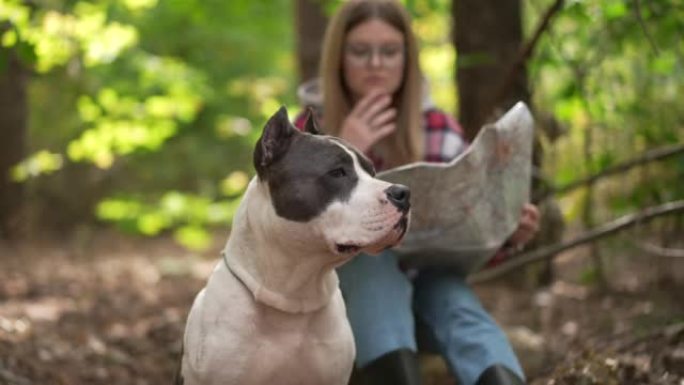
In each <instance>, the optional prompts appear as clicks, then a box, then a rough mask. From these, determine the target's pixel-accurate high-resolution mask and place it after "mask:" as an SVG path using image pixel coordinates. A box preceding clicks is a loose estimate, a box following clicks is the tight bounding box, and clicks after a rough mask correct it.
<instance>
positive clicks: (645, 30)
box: [634, 0, 660, 55]
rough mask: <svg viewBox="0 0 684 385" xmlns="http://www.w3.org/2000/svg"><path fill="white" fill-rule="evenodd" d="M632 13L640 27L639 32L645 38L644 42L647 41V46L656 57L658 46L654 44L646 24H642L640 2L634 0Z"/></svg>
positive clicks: (639, 0)
mask: <svg viewBox="0 0 684 385" xmlns="http://www.w3.org/2000/svg"><path fill="white" fill-rule="evenodd" d="M634 13H636V18H637V21H638V22H639V26H640V27H641V31H642V32H643V33H644V36H645V37H646V40H647V41H648V44H650V45H651V49H652V50H653V52H654V53H655V54H656V55H659V54H660V51H659V50H658V46H657V45H656V43H655V40H653V36H651V34H650V33H649V32H648V28H646V22H644V17H643V15H642V13H641V0H636V1H635V2H634Z"/></svg>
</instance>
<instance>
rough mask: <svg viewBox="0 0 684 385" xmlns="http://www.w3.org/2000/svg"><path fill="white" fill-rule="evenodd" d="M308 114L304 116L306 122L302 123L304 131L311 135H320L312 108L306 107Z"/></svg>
mask: <svg viewBox="0 0 684 385" xmlns="http://www.w3.org/2000/svg"><path fill="white" fill-rule="evenodd" d="M307 111H308V116H307V118H306V123H304V131H306V132H308V133H309V134H311V135H320V134H321V131H320V130H319V129H318V123H316V114H315V112H314V110H313V108H311V107H309V108H307Z"/></svg>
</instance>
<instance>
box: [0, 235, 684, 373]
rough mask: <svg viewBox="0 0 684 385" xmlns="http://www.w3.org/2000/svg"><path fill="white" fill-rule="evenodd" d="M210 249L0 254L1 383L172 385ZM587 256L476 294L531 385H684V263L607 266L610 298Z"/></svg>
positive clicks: (95, 245) (144, 246)
mask: <svg viewBox="0 0 684 385" xmlns="http://www.w3.org/2000/svg"><path fill="white" fill-rule="evenodd" d="M216 238H217V241H216V243H215V245H214V246H213V247H212V250H211V251H210V252H207V253H203V255H204V256H199V255H196V254H194V253H191V252H188V251H187V250H184V249H183V248H181V247H179V246H177V245H176V244H175V243H174V242H173V241H172V240H170V239H166V238H159V239H140V238H133V237H126V236H123V235H120V234H116V233H111V232H109V231H96V232H90V231H82V232H81V233H80V234H78V235H77V236H69V237H65V238H62V239H58V240H54V239H53V240H45V239H43V240H24V241H21V242H18V243H15V244H11V245H10V244H2V243H0V384H13V385H14V384H16V385H31V384H40V385H50V384H69V385H81V384H108V385H118V384H122V385H123V384H126V385H130V384H135V385H144V384H150V385H156V384H169V383H171V379H172V378H173V374H174V372H175V370H176V367H177V363H178V357H179V353H180V349H181V336H182V334H183V326H184V323H185V317H186V315H187V312H188V310H189V308H190V304H191V302H192V300H193V298H194V296H195V294H196V293H197V292H198V290H199V289H200V288H201V287H202V286H203V285H204V282H205V280H206V278H207V277H208V275H209V273H210V272H211V269H212V268H213V266H214V264H215V263H216V261H217V255H218V251H219V250H220V248H221V247H222V244H223V242H224V239H225V236H217V237H216ZM586 254H587V253H586V250H582V249H577V250H575V251H573V252H570V253H565V254H563V255H561V256H559V258H557V260H556V262H555V268H556V270H557V272H558V275H557V278H556V280H555V282H554V284H553V285H552V286H550V287H548V288H545V289H530V288H525V286H529V285H521V284H520V283H519V281H520V280H519V279H518V280H516V281H518V282H517V283H512V282H510V281H511V280H510V279H506V280H498V281H492V282H490V283H487V284H481V285H479V286H477V287H476V288H475V289H476V291H477V292H478V294H479V295H480V297H481V299H482V302H483V304H484V305H485V307H486V308H488V309H489V310H490V311H491V313H492V314H493V316H494V317H495V318H496V319H497V320H498V321H499V323H500V324H501V325H502V326H503V327H504V329H505V330H506V332H507V333H508V335H509V337H510V339H511V341H512V342H513V344H514V346H515V349H516V350H517V352H518V354H519V356H520V358H521V361H522V363H523V366H524V367H525V369H526V372H527V373H528V377H529V380H530V383H531V384H534V385H547V384H549V385H550V384H556V385H566V384H567V385H580V384H582V385H585V384H587V385H589V384H606V385H612V384H672V385H684V290H683V289H684V285H682V282H684V280H683V279H682V275H684V274H682V272H684V265H683V264H682V263H681V262H680V261H668V262H667V265H663V263H661V262H657V263H654V262H653V260H649V259H645V258H631V257H630V258H613V257H611V258H607V259H608V260H609V262H610V263H607V265H608V266H607V271H611V280H610V290H608V291H599V290H597V289H595V288H594V286H596V285H588V284H586V281H587V273H586V271H587V266H588V264H589V260H588V258H587V257H586ZM675 262H676V263H678V264H675ZM514 275H520V274H519V273H514ZM583 281H584V282H585V284H582V283H581V282H583ZM677 282H678V283H677ZM421 360H422V367H423V370H424V374H425V379H426V381H425V382H426V384H428V385H430V384H434V385H437V384H440V385H446V384H454V383H455V382H454V381H453V380H451V379H450V378H449V376H448V374H447V373H446V370H445V368H444V364H443V362H442V361H441V360H440V359H438V358H437V357H436V356H430V355H424V356H422V358H421Z"/></svg>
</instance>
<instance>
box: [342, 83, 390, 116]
mask: <svg viewBox="0 0 684 385" xmlns="http://www.w3.org/2000/svg"><path fill="white" fill-rule="evenodd" d="M382 95H383V93H382V92H381V91H380V90H379V89H373V90H370V91H369V92H368V93H367V94H366V95H365V96H364V97H363V98H361V100H359V101H358V102H357V103H356V104H355V105H354V108H352V110H351V112H350V115H354V116H356V117H358V118H364V117H365V115H366V114H367V111H368V108H370V106H371V105H372V104H373V102H375V100H376V99H378V98H379V97H381V96H382Z"/></svg>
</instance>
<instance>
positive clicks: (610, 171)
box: [532, 143, 684, 202]
mask: <svg viewBox="0 0 684 385" xmlns="http://www.w3.org/2000/svg"><path fill="white" fill-rule="evenodd" d="M679 154H684V143H683V144H674V145H671V146H664V147H659V148H656V149H653V150H649V151H646V152H643V153H642V154H641V155H640V156H638V157H636V158H633V159H629V160H626V161H624V162H622V163H618V164H616V165H614V166H611V167H608V168H606V169H604V170H601V171H600V172H598V173H596V174H593V175H589V176H588V177H586V178H582V179H579V180H576V181H574V182H570V183H568V184H566V185H564V186H560V187H553V186H550V187H549V188H548V189H547V190H543V191H541V192H540V193H539V194H536V195H537V196H534V197H533V198H532V201H533V202H540V201H542V200H544V199H546V198H548V197H549V196H551V195H554V194H565V193H567V192H568V191H572V190H574V189H577V188H579V187H582V186H586V185H588V184H592V183H594V182H596V181H597V180H599V179H601V178H604V177H607V176H611V175H615V174H619V173H623V172H625V171H628V170H630V169H632V168H634V167H636V166H641V165H643V164H646V163H650V162H654V161H656V160H663V159H667V158H669V157H672V156H675V155H679Z"/></svg>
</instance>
